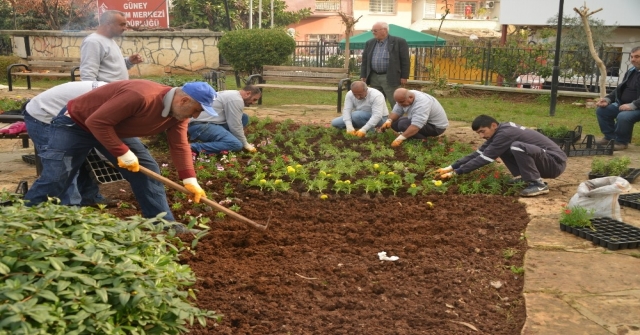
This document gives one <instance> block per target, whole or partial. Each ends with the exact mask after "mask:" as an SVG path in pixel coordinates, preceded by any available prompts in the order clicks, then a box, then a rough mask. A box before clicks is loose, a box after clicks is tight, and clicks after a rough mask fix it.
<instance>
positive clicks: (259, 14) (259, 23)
mask: <svg viewBox="0 0 640 335" xmlns="http://www.w3.org/2000/svg"><path fill="white" fill-rule="evenodd" d="M258 29H262V0H259V1H258Z"/></svg>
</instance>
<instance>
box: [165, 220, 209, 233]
mask: <svg viewBox="0 0 640 335" xmlns="http://www.w3.org/2000/svg"><path fill="white" fill-rule="evenodd" d="M171 229H173V230H175V232H176V235H182V234H189V233H191V234H194V235H195V234H197V233H199V232H201V231H202V230H201V229H195V228H191V229H189V228H187V226H185V225H183V224H182V223H178V222H174V223H172V224H170V225H165V226H164V230H165V231H169V230H171Z"/></svg>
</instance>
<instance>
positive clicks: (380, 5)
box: [369, 0, 396, 14]
mask: <svg viewBox="0 0 640 335" xmlns="http://www.w3.org/2000/svg"><path fill="white" fill-rule="evenodd" d="M395 10H396V1H395V0H370V1H369V11H370V12H372V13H391V14H393V13H395Z"/></svg>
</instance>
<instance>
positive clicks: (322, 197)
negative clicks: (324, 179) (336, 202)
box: [320, 194, 329, 200]
mask: <svg viewBox="0 0 640 335" xmlns="http://www.w3.org/2000/svg"><path fill="white" fill-rule="evenodd" d="M327 198H329V196H328V195H326V194H323V195H321V196H320V199H322V200H327Z"/></svg>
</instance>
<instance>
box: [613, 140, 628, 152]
mask: <svg viewBox="0 0 640 335" xmlns="http://www.w3.org/2000/svg"><path fill="white" fill-rule="evenodd" d="M628 147H629V145H628V144H624V143H618V142H616V143H614V144H613V151H621V150H625V149H626V148H628Z"/></svg>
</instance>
